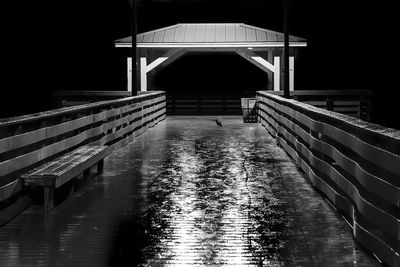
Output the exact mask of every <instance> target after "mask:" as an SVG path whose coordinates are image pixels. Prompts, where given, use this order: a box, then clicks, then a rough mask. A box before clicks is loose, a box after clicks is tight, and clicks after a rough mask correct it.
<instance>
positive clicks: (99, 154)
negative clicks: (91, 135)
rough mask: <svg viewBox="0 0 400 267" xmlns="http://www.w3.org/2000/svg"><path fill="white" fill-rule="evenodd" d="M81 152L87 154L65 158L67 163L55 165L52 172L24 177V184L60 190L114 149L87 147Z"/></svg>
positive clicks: (74, 153) (74, 154)
mask: <svg viewBox="0 0 400 267" xmlns="http://www.w3.org/2000/svg"><path fill="white" fill-rule="evenodd" d="M79 151H86V152H87V153H86V154H84V155H81V156H80V157H76V154H77V152H73V153H72V154H70V155H67V156H64V157H62V159H63V160H65V163H64V164H55V165H56V168H55V169H52V170H51V171H48V172H41V173H38V172H36V173H35V174H34V175H29V174H24V175H22V178H23V181H24V184H25V185H39V186H45V187H56V188H58V187H60V186H61V185H63V184H65V183H66V182H68V181H69V180H71V179H72V178H74V177H76V176H77V175H78V174H80V173H82V172H83V171H84V170H86V169H88V168H89V167H91V166H93V165H94V164H95V163H97V162H98V161H99V160H101V159H102V158H104V157H105V156H107V155H108V154H109V153H111V151H112V148H110V147H106V146H94V147H91V146H85V147H81V148H80V149H79ZM68 157H70V158H68ZM56 161H57V160H55V161H54V162H56ZM52 165H54V164H52ZM45 169H46V168H45Z"/></svg>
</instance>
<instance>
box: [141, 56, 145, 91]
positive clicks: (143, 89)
mask: <svg viewBox="0 0 400 267" xmlns="http://www.w3.org/2000/svg"><path fill="white" fill-rule="evenodd" d="M140 91H142V92H144V91H147V59H146V58H145V57H141V58H140Z"/></svg>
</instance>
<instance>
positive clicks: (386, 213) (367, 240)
mask: <svg viewBox="0 0 400 267" xmlns="http://www.w3.org/2000/svg"><path fill="white" fill-rule="evenodd" d="M257 98H258V118H259V121H260V122H261V123H262V125H263V126H264V127H265V128H266V129H267V130H268V132H269V133H270V134H271V135H272V136H274V137H275V138H276V141H277V143H278V144H279V145H281V146H282V147H283V148H284V149H285V151H286V152H287V153H288V154H289V155H290V156H291V157H292V158H293V160H294V162H295V163H296V164H297V165H298V166H299V168H301V169H302V170H303V171H304V173H305V174H306V176H307V177H308V178H309V180H310V182H311V183H312V185H313V186H314V187H316V188H317V189H318V190H320V191H321V192H322V193H323V194H325V195H326V197H327V198H328V199H329V201H330V202H331V203H332V204H333V205H334V206H335V207H336V208H337V209H338V210H339V211H340V212H341V213H342V214H343V215H344V216H345V218H346V219H347V220H348V221H349V222H350V224H351V225H352V227H353V235H354V237H355V238H356V240H358V241H359V242H360V243H361V244H362V245H363V246H364V247H366V248H367V249H368V250H370V251H371V252H373V253H374V254H375V255H376V256H377V257H378V258H380V259H381V260H382V261H384V262H385V263H386V264H388V265H390V266H400V257H399V250H400V242H399V238H400V220H399V219H400V209H399V207H400V131H397V130H394V129H387V128H384V127H381V126H378V125H374V124H371V123H368V122H365V121H361V120H358V119H355V118H352V117H349V116H346V115H342V114H338V113H335V112H330V111H326V110H322V109H319V108H315V107H312V106H310V105H307V104H304V103H300V102H298V101H295V100H290V99H284V98H282V97H279V96H276V95H273V94H270V93H266V92H258V93H257Z"/></svg>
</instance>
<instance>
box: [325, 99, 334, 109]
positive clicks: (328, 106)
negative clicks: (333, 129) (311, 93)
mask: <svg viewBox="0 0 400 267" xmlns="http://www.w3.org/2000/svg"><path fill="white" fill-rule="evenodd" d="M326 109H327V110H330V111H333V110H334V102H333V99H332V98H327V99H326Z"/></svg>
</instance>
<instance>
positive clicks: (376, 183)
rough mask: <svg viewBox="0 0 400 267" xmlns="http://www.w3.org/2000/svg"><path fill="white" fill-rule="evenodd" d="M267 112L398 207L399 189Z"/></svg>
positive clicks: (366, 186) (372, 192)
mask: <svg viewBox="0 0 400 267" xmlns="http://www.w3.org/2000/svg"><path fill="white" fill-rule="evenodd" d="M261 108H263V109H264V108H266V107H265V106H262V107H261ZM267 109H268V108H267ZM268 112H271V113H272V116H273V117H274V118H276V119H277V120H278V121H280V122H281V123H283V125H284V126H285V127H287V128H289V129H290V130H291V131H292V132H294V133H296V134H297V135H298V136H299V137H300V138H301V139H302V140H304V141H305V142H306V143H307V144H308V146H310V147H311V148H313V149H314V150H315V151H318V152H320V153H322V154H324V155H326V156H327V157H329V158H331V159H333V160H334V161H335V162H336V163H337V165H338V166H340V167H341V168H342V169H343V170H346V172H348V173H349V174H350V175H351V176H352V177H354V178H355V179H356V180H357V181H358V182H359V183H360V185H362V186H363V187H364V189H365V190H367V191H369V192H370V193H371V194H375V195H377V196H379V197H381V198H383V199H385V200H387V201H389V202H390V203H391V204H392V205H398V199H399V196H400V188H399V187H396V186H394V185H393V184H390V183H388V182H386V181H384V180H382V179H381V178H379V177H377V176H375V175H373V174H371V173H369V172H368V171H366V170H364V169H363V168H362V167H361V166H360V165H359V164H358V163H357V162H356V161H354V160H353V159H351V158H349V157H347V156H345V155H344V154H343V153H342V152H340V151H339V150H338V149H336V148H335V147H334V146H331V145H330V144H328V143H326V142H323V141H321V140H319V139H316V138H314V137H313V136H311V135H310V134H309V133H308V132H306V131H305V130H304V129H302V128H301V127H300V126H298V125H297V124H295V123H293V121H291V120H288V119H287V118H285V117H284V116H281V115H279V114H277V113H275V112H273V111H272V110H269V111H268Z"/></svg>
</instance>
